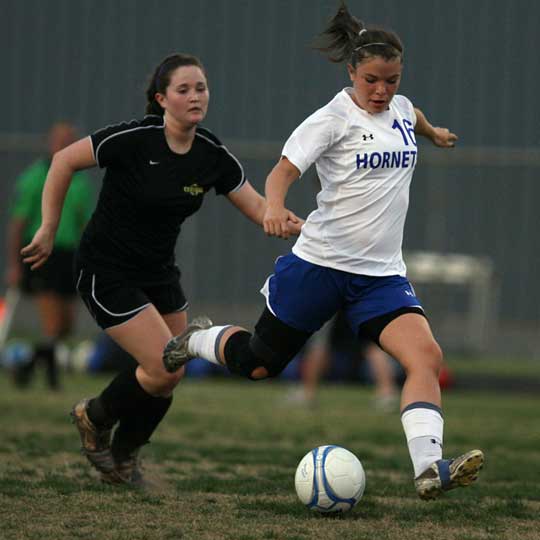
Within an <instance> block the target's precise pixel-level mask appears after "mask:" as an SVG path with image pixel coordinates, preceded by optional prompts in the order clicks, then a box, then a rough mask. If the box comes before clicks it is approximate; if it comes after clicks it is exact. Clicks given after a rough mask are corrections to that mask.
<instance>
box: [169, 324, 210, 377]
mask: <svg viewBox="0 0 540 540" xmlns="http://www.w3.org/2000/svg"><path fill="white" fill-rule="evenodd" d="M211 326H212V321H211V320H210V319H209V318H208V317H206V316H204V315H203V316H201V317H196V318H195V319H193V320H192V321H191V323H190V324H188V326H187V328H186V329H185V330H184V331H183V332H182V333H181V334H180V335H179V336H175V337H173V338H171V339H170V340H169V343H167V345H166V346H165V349H164V351H163V365H164V366H165V369H166V370H167V371H168V372H169V373H174V372H175V371H177V370H179V369H180V368H181V367H182V366H183V365H184V364H186V363H187V362H189V361H190V360H191V359H192V358H194V356H193V355H192V354H191V353H190V352H189V349H188V343H189V338H190V337H191V335H192V334H193V333H194V332H197V331H199V330H206V329H207V328H210V327H211Z"/></svg>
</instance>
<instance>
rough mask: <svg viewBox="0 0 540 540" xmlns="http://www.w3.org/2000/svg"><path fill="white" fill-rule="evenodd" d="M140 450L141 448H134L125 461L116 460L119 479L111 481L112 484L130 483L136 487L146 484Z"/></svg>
mask: <svg viewBox="0 0 540 540" xmlns="http://www.w3.org/2000/svg"><path fill="white" fill-rule="evenodd" d="M139 450H140V449H139V448H137V449H136V450H134V451H133V452H132V453H131V454H130V455H129V457H128V458H127V459H125V460H124V461H120V462H116V473H117V476H118V480H117V481H110V482H109V483H110V484H129V485H131V486H135V487H143V486H144V485H145V482H144V478H143V475H142V471H141V468H140V463H139Z"/></svg>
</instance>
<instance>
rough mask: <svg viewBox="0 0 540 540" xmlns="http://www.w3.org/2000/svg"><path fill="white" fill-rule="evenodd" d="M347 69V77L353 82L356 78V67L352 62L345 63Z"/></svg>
mask: <svg viewBox="0 0 540 540" xmlns="http://www.w3.org/2000/svg"><path fill="white" fill-rule="evenodd" d="M347 71H348V72H349V77H350V79H351V81H353V82H354V79H355V78H356V69H355V68H354V66H353V65H352V64H347Z"/></svg>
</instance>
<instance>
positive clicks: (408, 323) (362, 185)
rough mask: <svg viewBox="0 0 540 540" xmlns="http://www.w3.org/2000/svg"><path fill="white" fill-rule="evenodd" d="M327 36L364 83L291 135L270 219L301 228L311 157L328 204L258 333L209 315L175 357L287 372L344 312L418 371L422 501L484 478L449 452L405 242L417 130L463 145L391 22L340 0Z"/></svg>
mask: <svg viewBox="0 0 540 540" xmlns="http://www.w3.org/2000/svg"><path fill="white" fill-rule="evenodd" d="M319 45H320V46H319V47H318V48H319V49H320V50H323V51H325V52H327V53H328V54H329V57H330V59H331V60H332V61H334V62H340V61H344V60H347V61H348V65H347V70H348V73H349V76H350V79H351V81H352V87H351V88H345V89H344V90H342V91H341V92H339V93H338V94H337V95H336V96H335V97H334V99H332V101H330V103H328V104H327V105H325V106H324V107H322V108H321V109H319V110H318V111H316V112H315V113H313V114H312V115H311V116H310V117H309V118H307V119H306V120H305V121H304V122H302V124H300V126H298V128H297V129H296V130H295V131H294V132H293V134H292V135H291V136H290V137H289V140H288V141H287V142H286V144H285V147H284V149H283V152H282V157H281V159H280V161H279V163H278V164H277V165H276V166H275V167H274V169H273V170H272V172H271V173H270V175H269V176H268V179H267V182H266V198H267V201H268V207H267V210H266V214H265V216H264V220H263V222H264V229H265V231H266V233H267V234H269V235H271V236H279V237H287V236H288V235H289V233H288V228H287V219H288V211H287V209H286V208H285V206H284V205H285V198H286V194H287V191H288V189H289V187H290V185H291V184H292V182H294V181H295V180H296V179H298V178H299V177H300V176H301V175H302V174H303V173H304V172H305V171H306V170H307V169H308V168H309V167H310V166H311V165H312V164H313V163H315V165H316V168H317V172H318V175H319V178H320V180H321V186H322V187H321V191H320V193H319V194H318V196H317V209H316V210H315V211H314V212H313V213H312V214H311V215H310V216H309V217H308V219H307V221H306V223H305V225H304V226H303V227H302V232H301V235H300V237H299V239H298V241H297V242H296V244H295V245H294V247H293V250H292V253H291V254H289V255H286V256H284V257H280V258H279V259H278V260H277V262H276V265H275V272H274V274H273V275H272V276H270V278H269V279H268V280H267V282H266V284H265V286H264V288H263V290H262V292H263V294H264V295H265V296H266V309H265V310H264V312H263V314H262V316H261V318H260V319H259V321H258V323H257V324H256V326H255V332H254V333H253V335H251V334H250V333H248V332H246V331H245V330H244V329H242V328H240V327H238V326H221V327H218V326H214V327H211V328H209V329H202V328H201V327H203V326H207V325H208V324H209V322H208V321H206V325H205V324H202V325H201V326H200V327H198V326H197V325H193V326H190V327H188V329H187V330H186V332H185V333H184V334H183V335H180V336H177V337H176V338H174V339H173V340H171V342H170V343H169V345H168V346H167V348H166V349H165V355H164V362H165V366H166V368H167V369H169V370H171V371H174V370H175V369H177V368H178V367H180V366H181V365H183V364H184V363H185V362H186V361H187V360H189V359H190V358H192V357H194V356H199V357H203V358H207V359H208V360H210V361H213V362H216V363H221V364H224V365H226V366H227V367H228V368H229V369H230V371H232V372H234V373H238V374H241V375H245V376H247V377H249V378H252V379H261V378H265V377H269V376H270V377H271V376H275V375H277V374H278V373H279V372H280V371H281V370H282V369H283V368H284V367H285V366H286V364H287V363H288V362H289V361H290V360H291V359H292V358H293V357H294V356H295V354H296V353H297V352H298V351H299V349H300V348H301V347H302V345H303V344H304V343H305V341H306V339H307V338H308V337H309V336H310V335H311V334H312V333H313V332H315V331H316V330H318V329H319V328H320V327H321V325H322V324H323V323H324V322H325V321H327V320H328V319H329V318H330V317H332V316H333V315H334V313H335V312H336V311H338V309H342V310H343V311H344V312H345V314H346V316H347V319H348V322H349V324H350V326H351V328H353V329H354V331H355V332H356V333H358V334H359V335H360V334H362V335H365V336H368V337H369V338H371V339H372V340H373V341H375V342H376V343H378V344H379V345H380V346H381V347H382V348H383V349H384V350H385V351H387V352H388V353H389V354H390V355H391V356H393V357H394V358H396V359H397V360H398V361H399V362H400V363H401V365H402V366H403V368H404V370H405V372H406V375H407V378H406V382H405V384H404V387H403V392H402V397H401V411H402V412H401V419H402V424H403V428H404V431H405V435H406V438H407V443H408V447H409V452H410V455H411V459H412V462H413V466H414V476H415V485H416V490H417V492H418V495H419V496H420V497H421V498H423V499H431V498H435V497H437V496H439V495H440V494H441V493H442V492H443V491H447V490H449V489H452V488H455V487H459V486H467V485H469V484H471V483H472V482H473V481H474V480H476V477H477V475H478V472H479V470H480V468H481V467H482V464H483V454H482V452H481V451H480V450H472V451H470V452H467V453H466V454H464V455H462V456H460V457H458V458H455V459H443V458H442V442H443V417H442V412H441V395H440V388H439V383H438V373H439V369H440V367H441V362H442V352H441V349H440V347H439V345H438V344H437V342H436V341H435V339H434V337H433V335H432V333H431V329H430V326H429V323H428V321H427V319H426V317H425V315H424V311H423V309H422V307H421V305H420V301H419V300H418V298H417V297H416V295H415V292H414V289H413V288H412V287H411V285H410V283H409V281H408V280H407V278H406V277H405V273H406V268H405V264H404V262H403V258H402V253H401V245H402V238H403V228H404V224H405V216H406V213H407V207H408V202H409V185H410V182H411V179H412V175H413V171H414V168H415V165H416V162H417V151H418V149H417V145H416V140H415V134H418V135H423V136H425V137H427V138H428V139H430V140H431V141H432V142H433V143H434V144H435V145H436V146H439V147H442V148H450V147H453V146H454V143H455V141H456V140H457V137H456V135H454V134H453V133H451V132H450V131H449V130H448V129H445V128H440V127H433V126H432V125H431V124H430V123H429V122H428V121H427V119H426V117H425V116H424V114H423V113H422V112H421V111H420V110H419V109H417V108H414V107H413V105H412V103H411V102H410V101H409V99H407V98H406V97H405V96H402V95H397V94H396V92H397V90H398V87H399V83H400V79H401V72H402V67H403V47H402V44H401V42H400V40H399V38H398V37H397V36H396V35H395V34H394V33H393V32H389V31H386V30H383V29H379V28H370V27H365V26H364V24H363V23H362V22H361V21H360V20H358V19H356V18H355V17H353V16H351V15H350V13H349V12H348V10H347V8H346V6H345V5H344V4H342V5H341V7H340V9H339V11H338V13H337V14H336V15H335V17H334V18H333V19H332V21H331V22H330V24H329V26H328V28H327V29H326V30H325V32H324V33H323V34H322V36H321V42H320V43H319Z"/></svg>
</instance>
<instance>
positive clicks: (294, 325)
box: [163, 254, 343, 379]
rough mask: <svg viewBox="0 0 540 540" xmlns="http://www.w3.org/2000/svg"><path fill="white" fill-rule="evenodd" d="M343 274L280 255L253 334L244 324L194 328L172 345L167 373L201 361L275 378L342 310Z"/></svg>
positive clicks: (248, 374) (254, 376)
mask: <svg viewBox="0 0 540 540" xmlns="http://www.w3.org/2000/svg"><path fill="white" fill-rule="evenodd" d="M341 274H343V273H339V272H337V271H334V270H332V269H329V268H324V267H321V266H317V265H313V264H311V263H308V262H307V261H304V260H302V259H300V258H299V257H297V256H295V255H293V254H290V255H287V256H285V257H280V258H279V259H278V260H277V261H276V266H275V272H274V274H273V275H272V276H271V277H270V278H269V279H268V280H267V281H266V283H265V286H264V287H263V289H262V291H261V292H262V293H263V294H264V295H265V296H266V300H267V305H268V308H266V309H265V310H264V312H263V314H262V315H261V318H260V319H259V321H258V323H257V324H256V326H255V332H254V333H253V334H250V333H249V332H247V331H246V330H245V329H243V328H241V327H238V326H214V327H211V328H209V329H206V330H198V329H196V328H193V329H189V330H187V331H186V332H185V333H184V335H182V336H177V337H176V338H173V340H172V341H171V342H170V343H169V345H168V346H167V348H166V350H165V354H164V359H163V360H164V364H165V366H166V369H167V370H169V371H171V372H173V371H174V370H175V369H178V367H180V366H182V365H184V364H185V363H186V362H187V361H189V360H190V359H191V358H194V357H200V358H205V359H207V360H208V361H210V362H213V363H216V364H224V365H226V366H227V367H228V368H229V370H230V371H231V372H233V373H236V374H238V375H242V376H245V377H248V378H250V379H264V378H266V377H275V376H276V375H278V374H279V373H281V371H282V370H283V369H284V368H285V366H286V365H287V364H288V363H289V362H290V361H291V359H292V358H293V357H294V356H295V355H296V354H297V353H298V351H299V350H300V349H301V348H302V346H303V345H304V344H305V342H306V340H307V339H308V338H309V336H310V335H311V334H312V333H313V332H314V331H316V330H318V329H319V328H320V327H321V326H322V325H323V323H324V322H326V321H327V320H328V319H329V318H330V317H332V315H333V314H334V313H335V312H336V311H337V309H338V308H339V305H340V303H341V301H342V297H341V289H340V275H341Z"/></svg>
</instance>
